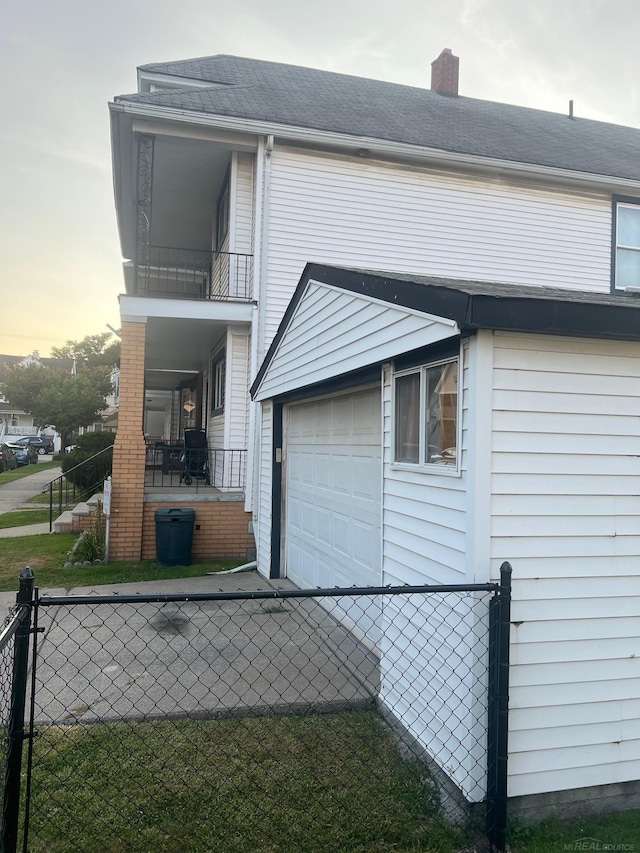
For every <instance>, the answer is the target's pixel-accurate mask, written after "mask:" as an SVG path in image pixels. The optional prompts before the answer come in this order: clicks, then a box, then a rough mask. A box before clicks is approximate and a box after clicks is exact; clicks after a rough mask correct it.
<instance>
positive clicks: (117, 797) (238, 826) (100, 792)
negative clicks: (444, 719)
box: [29, 711, 464, 853]
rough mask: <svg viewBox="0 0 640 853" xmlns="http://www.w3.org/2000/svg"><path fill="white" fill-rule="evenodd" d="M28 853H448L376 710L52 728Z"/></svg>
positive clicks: (449, 840)
mask: <svg viewBox="0 0 640 853" xmlns="http://www.w3.org/2000/svg"><path fill="white" fill-rule="evenodd" d="M29 840H30V843H29V849H30V850H31V851H33V853H38V851H47V853H57V851H67V850H83V851H96V852H97V851H100V853H116V851H118V853H120V851H122V850H127V851H128V853H143V851H144V853H147V851H150V850H153V851H154V853H198V851H209V853H247V851H259V852H260V853H285V851H286V853H325V851H326V853H341V851H350V853H391V851H394V853H401V851H425V853H426V851H429V852H430V853H435V851H438V853H454V851H457V850H460V849H461V847H462V846H463V843H464V837H463V836H462V834H461V832H460V831H458V830H456V829H453V828H452V827H451V826H449V825H447V824H446V823H445V822H444V821H443V820H442V818H441V817H439V815H438V814H437V810H436V806H435V804H434V802H433V795H432V789H431V786H430V784H429V780H428V779H426V778H425V772H424V769H423V768H420V767H418V766H412V765H409V764H406V763H404V762H403V761H402V760H401V759H400V757H399V756H398V753H397V751H396V750H395V748H394V745H393V743H392V741H391V738H390V737H389V735H388V733H387V730H386V729H385V728H384V726H383V724H382V722H381V721H380V720H379V718H378V717H377V716H376V715H375V713H374V712H372V711H371V712H367V711H359V712H357V711H350V712H344V713H340V714H324V715H321V714H307V715H296V716H288V717H276V716H274V717H262V718H245V719H230V720H219V721H215V720H182V721H159V722H143V723H115V724H94V725H86V726H85V725H75V726H71V727H50V728H48V729H40V730H39V732H38V737H37V738H36V741H35V761H34V776H33V785H32V806H31V831H30V839H29Z"/></svg>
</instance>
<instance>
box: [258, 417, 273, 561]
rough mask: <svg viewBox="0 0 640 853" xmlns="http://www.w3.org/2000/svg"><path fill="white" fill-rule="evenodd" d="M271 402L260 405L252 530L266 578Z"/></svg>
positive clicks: (268, 552) (268, 548)
mask: <svg viewBox="0 0 640 853" xmlns="http://www.w3.org/2000/svg"><path fill="white" fill-rule="evenodd" d="M272 445H273V404H272V403H271V402H270V401H269V402H266V403H263V404H262V406H261V407H260V456H259V468H258V501H257V504H258V506H257V517H255V516H254V531H255V538H256V550H257V560H258V571H259V572H260V574H261V575H263V576H264V577H266V578H268V577H269V574H270V570H271V502H272V498H271V490H272V488H273V482H272V481H273V475H272V463H273V449H272Z"/></svg>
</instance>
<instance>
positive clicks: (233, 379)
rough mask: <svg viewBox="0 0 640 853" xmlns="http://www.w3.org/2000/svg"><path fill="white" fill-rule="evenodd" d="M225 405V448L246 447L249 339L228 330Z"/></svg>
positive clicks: (239, 333)
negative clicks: (227, 415)
mask: <svg viewBox="0 0 640 853" xmlns="http://www.w3.org/2000/svg"><path fill="white" fill-rule="evenodd" d="M227 342H228V346H227V373H228V374H229V377H228V382H227V390H228V396H227V405H228V408H229V432H228V437H227V447H228V448H231V449H233V450H238V449H244V448H246V446H247V429H248V409H249V395H248V394H247V372H248V362H249V337H248V334H247V331H244V330H242V331H237V330H230V331H229V333H228V335H227Z"/></svg>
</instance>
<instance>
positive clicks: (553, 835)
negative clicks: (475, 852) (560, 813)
mask: <svg viewBox="0 0 640 853" xmlns="http://www.w3.org/2000/svg"><path fill="white" fill-rule="evenodd" d="M508 839H509V844H510V847H511V850H512V851H513V853H554V851H557V853H561V851H570V850H618V851H622V850H629V851H633V850H640V845H639V844H638V839H640V811H637V810H635V811H625V812H617V813H615V814H608V815H594V816H593V817H585V818H579V819H576V820H569V821H561V820H557V819H554V820H547V821H544V822H543V823H539V824H535V825H533V826H526V827H523V826H512V827H511V828H510V831H509V834H508Z"/></svg>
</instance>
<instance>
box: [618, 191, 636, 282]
mask: <svg viewBox="0 0 640 853" xmlns="http://www.w3.org/2000/svg"><path fill="white" fill-rule="evenodd" d="M614 282H615V285H614V286H615V287H616V288H617V289H619V290H624V289H627V288H634V289H636V288H637V289H639V290H640V199H639V200H638V201H637V202H636V203H634V202H633V201H628V202H627V201H617V202H615V258H614Z"/></svg>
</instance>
